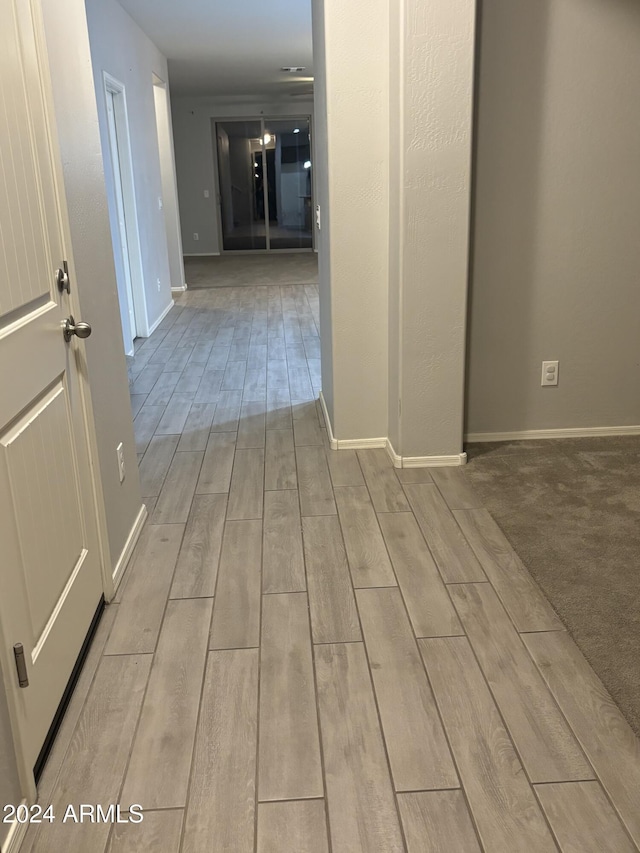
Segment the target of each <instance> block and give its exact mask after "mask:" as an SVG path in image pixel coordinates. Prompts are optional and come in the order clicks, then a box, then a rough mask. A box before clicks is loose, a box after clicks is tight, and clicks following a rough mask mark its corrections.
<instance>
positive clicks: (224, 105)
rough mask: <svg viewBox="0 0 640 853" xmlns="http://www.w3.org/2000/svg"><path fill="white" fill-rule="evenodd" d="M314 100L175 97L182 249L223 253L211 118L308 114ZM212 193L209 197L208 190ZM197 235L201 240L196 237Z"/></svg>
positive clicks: (185, 250)
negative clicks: (269, 101)
mask: <svg viewBox="0 0 640 853" xmlns="http://www.w3.org/2000/svg"><path fill="white" fill-rule="evenodd" d="M312 113H313V102H312V101H306V100H303V99H298V98H289V99H288V102H287V103H283V102H279V103H278V102H276V103H261V102H250V101H245V102H243V101H242V100H241V99H235V100H227V99H220V98H207V97H202V96H200V97H180V96H177V97H174V98H173V99H172V115H173V139H174V149H175V157H176V175H177V181H178V198H179V203H180V222H181V225H182V246H183V249H184V252H185V254H187V255H198V254H201V255H217V254H219V252H220V239H219V224H218V219H219V207H218V201H217V196H218V191H219V188H218V183H217V175H216V170H215V165H214V164H215V157H216V153H215V150H214V146H213V133H212V126H211V119H212V118H218V119H222V118H256V117H260V116H261V115H264V116H268V117H274V118H275V117H280V116H282V117H287V116H308V115H311V114H312ZM205 190H207V191H208V192H209V197H208V198H205V196H204V191H205ZM194 233H196V234H198V236H199V240H197V241H195V240H194V239H193V235H194Z"/></svg>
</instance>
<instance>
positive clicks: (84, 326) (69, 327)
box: [62, 315, 91, 343]
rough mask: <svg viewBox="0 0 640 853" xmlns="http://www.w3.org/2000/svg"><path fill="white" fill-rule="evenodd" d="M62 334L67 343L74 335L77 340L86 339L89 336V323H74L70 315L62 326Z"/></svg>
mask: <svg viewBox="0 0 640 853" xmlns="http://www.w3.org/2000/svg"><path fill="white" fill-rule="evenodd" d="M62 334H63V335H64V339H65V341H67V343H68V342H69V341H70V340H71V338H72V337H73V336H74V335H76V336H77V337H79V338H88V337H89V335H90V334H91V326H90V324H89V323H76V321H75V320H74V319H73V315H72V316H71V317H69V318H68V319H67V320H65V321H64V323H63V324H62Z"/></svg>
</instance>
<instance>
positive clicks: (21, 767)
mask: <svg viewBox="0 0 640 853" xmlns="http://www.w3.org/2000/svg"><path fill="white" fill-rule="evenodd" d="M30 11H31V19H32V23H33V32H34V40H35V46H36V53H37V57H38V61H39V62H38V65H39V77H40V85H41V95H42V103H43V108H44V120H45V124H46V128H47V142H48V146H49V150H50V156H51V166H52V176H53V182H54V189H55V195H56V201H57V207H58V216H59V222H60V233H61V239H62V244H63V249H64V254H65V256H66V260H67V264H68V270H69V278H70V280H71V292H70V294H69V302H70V308H71V310H72V311H73V312H74V315H75V316H76V317H82V309H81V302H82V299H81V298H80V294H79V292H78V291H79V288H78V285H77V276H76V271H75V264H74V259H73V246H72V242H71V226H70V221H69V212H68V208H67V199H66V191H65V179H64V170H63V164H62V156H61V152H60V148H59V144H58V136H57V130H56V118H55V115H56V112H55V102H54V97H53V88H52V83H51V79H50V76H49V59H48V48H47V41H46V34H45V26H44V18H43V13H42V8H41V5H40V0H36V2H33V3H31V4H30ZM85 347H86V345H85V342H84V341H82V340H80V339H77V340H76V341H75V344H74V349H76V352H77V357H78V359H79V361H80V369H79V370H78V388H79V391H80V406H81V415H82V421H83V427H84V431H85V435H86V439H87V456H88V462H89V470H88V471H87V479H88V481H89V485H90V489H91V498H92V501H91V504H92V505H91V506H90V507H87V510H88V511H90V512H91V513H92V514H93V516H94V519H95V525H96V531H97V550H98V560H99V563H100V571H101V577H102V588H103V591H104V598H105V600H106V601H111V600H112V599H113V596H114V595H115V587H114V583H113V576H112V572H111V566H112V559H111V549H110V547H109V538H108V527H107V515H106V508H105V503H104V491H103V486H102V477H101V474H100V468H99V463H98V459H99V456H98V440H97V431H96V424H95V418H94V413H93V405H92V401H91V389H90V386H89V380H88V375H87V370H86V367H85V364H86V349H85ZM97 604H98V602H96V605H97ZM90 627H91V626H89V625H88V626H87V630H90ZM78 651H79V653H80V651H81V650H78ZM15 677H16V676H15V661H14V659H13V656H12V654H11V650H10V649H9V648H8V647H7V646H6V645H5V644H4V643H3V642H0V681H2V686H3V688H4V690H5V695H6V699H7V706H8V710H9V721H10V726H11V735H12V742H13V748H14V754H15V760H16V766H17V770H18V778H19V782H20V790H21V794H22V797H23V802H26V803H29V804H32V803H35V802H36V801H37V796H38V794H37V788H36V784H35V778H34V773H33V767H32V766H30V764H29V761H28V759H27V757H26V754H25V750H24V749H23V744H22V738H21V736H20V725H19V723H18V711H17V703H18V701H19V698H20V697H19V695H16V694H17V691H16V690H15ZM14 827H15V828H14V831H13V834H12V837H11V833H10V840H11V843H15V840H16V839H17V838H19V837H20V835H21V833H22V832H23V828H24V831H26V824H15V825H14Z"/></svg>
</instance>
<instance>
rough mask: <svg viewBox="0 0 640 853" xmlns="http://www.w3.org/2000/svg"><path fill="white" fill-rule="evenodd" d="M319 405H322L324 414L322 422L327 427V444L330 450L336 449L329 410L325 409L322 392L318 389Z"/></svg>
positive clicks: (325, 404)
mask: <svg viewBox="0 0 640 853" xmlns="http://www.w3.org/2000/svg"><path fill="white" fill-rule="evenodd" d="M319 400H320V406H321V407H322V414H323V415H324V422H325V424H326V427H327V436H328V437H329V446H330V447H331V449H332V450H337V449H338V442H337V441H336V438H335V436H334V434H333V427H332V425H331V418H330V417H329V410H328V409H327V401H326V400H325V399H324V394H323V393H322V391H320V395H319Z"/></svg>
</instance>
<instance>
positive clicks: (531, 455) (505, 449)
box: [466, 436, 640, 735]
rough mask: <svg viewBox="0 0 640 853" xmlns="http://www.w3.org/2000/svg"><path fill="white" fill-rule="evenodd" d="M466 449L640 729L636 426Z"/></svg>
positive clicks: (502, 518) (472, 476) (477, 484)
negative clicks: (631, 430)
mask: <svg viewBox="0 0 640 853" xmlns="http://www.w3.org/2000/svg"><path fill="white" fill-rule="evenodd" d="M467 452H468V454H469V464H468V465H467V467H466V472H467V475H468V477H469V480H470V481H471V483H472V485H473V487H474V489H475V490H476V491H477V492H478V494H479V497H480V498H481V499H482V501H483V503H484V505H485V506H486V507H487V509H488V510H489V511H490V512H491V513H492V515H493V517H494V518H495V519H496V521H497V522H498V524H499V525H500V527H501V528H502V530H503V531H504V533H505V535H506V536H507V538H508V539H509V541H510V542H511V545H512V546H513V548H514V549H515V551H516V552H517V553H518V555H519V556H520V558H521V559H522V560H523V562H524V563H525V565H526V566H527V568H528V569H529V571H530V572H531V574H532V575H533V577H534V578H535V579H536V580H537V582H538V583H539V585H540V586H541V588H542V590H543V591H544V593H545V594H546V596H547V597H548V599H549V600H550V601H551V603H552V604H553V606H554V607H555V609H556V610H557V612H558V614H559V616H560V617H561V619H562V620H563V622H564V623H565V625H566V626H567V628H568V630H569V631H570V633H571V634H572V635H573V637H574V639H575V640H576V642H577V643H578V645H579V646H580V648H581V650H582V652H583V654H584V655H585V656H586V657H587V659H588V660H589V662H590V663H591V666H592V667H593V668H594V670H595V671H596V673H597V674H598V675H599V676H600V678H601V679H602V681H603V682H604V684H605V686H606V687H607V688H608V690H609V691H610V693H611V694H612V696H613V697H614V699H615V700H616V702H617V703H618V705H619V707H620V709H621V711H622V712H623V714H624V715H625V716H626V718H627V720H628V721H629V724H630V725H631V726H632V728H633V729H634V731H635V732H636V734H638V735H640V436H631V437H626V436H625V437H615V438H577V439H563V440H545V441H537V442H532V441H517V442H500V443H496V444H475V445H474V444H472V445H469V446H468V447H467Z"/></svg>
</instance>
